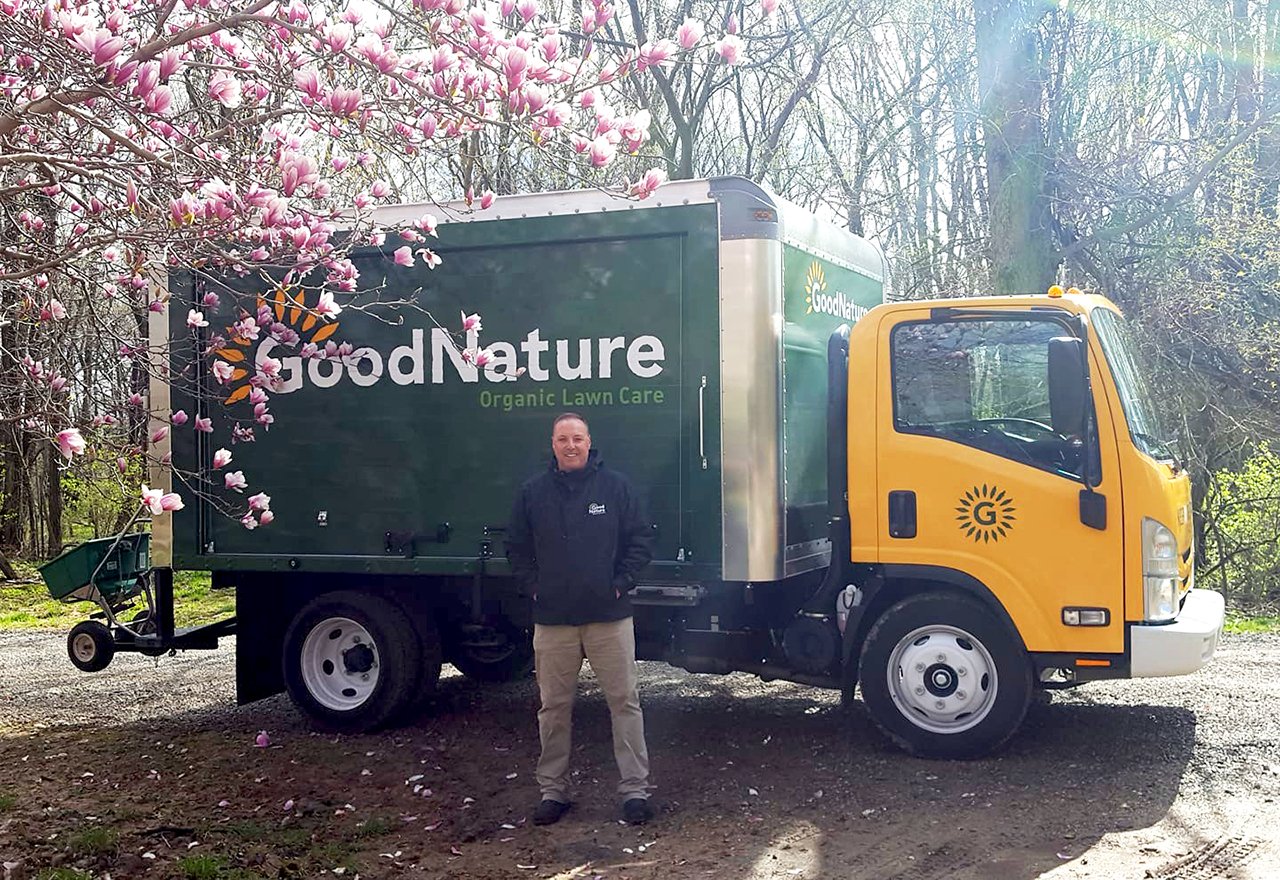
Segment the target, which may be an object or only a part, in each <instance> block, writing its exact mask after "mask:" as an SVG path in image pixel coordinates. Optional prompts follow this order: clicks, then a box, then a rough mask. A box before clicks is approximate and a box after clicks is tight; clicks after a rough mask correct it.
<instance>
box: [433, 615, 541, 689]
mask: <svg viewBox="0 0 1280 880" xmlns="http://www.w3.org/2000/svg"><path fill="white" fill-rule="evenodd" d="M495 630H496V632H497V633H498V634H499V635H500V636H501V637H503V638H505V639H506V644H504V645H501V646H495V647H484V648H473V647H466V646H463V645H458V646H456V647H454V649H453V650H452V651H451V652H450V656H449V662H450V663H452V664H453V665H454V666H455V667H457V669H458V671H459V672H461V673H462V674H463V675H465V676H466V677H467V678H470V679H472V680H474V681H482V682H486V683H488V684H501V683H503V682H508V681H519V680H520V679H523V678H528V677H529V675H530V674H531V673H532V672H533V634H532V633H530V632H529V631H528V630H523V629H517V628H516V627H513V626H497V627H495Z"/></svg>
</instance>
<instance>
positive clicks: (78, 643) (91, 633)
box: [67, 620, 116, 672]
mask: <svg viewBox="0 0 1280 880" xmlns="http://www.w3.org/2000/svg"><path fill="white" fill-rule="evenodd" d="M115 655H116V642H115V639H113V638H112V637H111V630H109V629H107V627H106V626H105V625H104V624H101V623H99V622H98V621H96V620H86V621H84V622H82V623H77V624H76V625H75V626H74V627H72V628H71V632H70V633H68V634H67V656H68V657H70V658H71V662H72V664H74V665H75V667H76V669H79V670H80V671H81V672H101V671H102V670H104V669H106V668H107V666H108V665H109V664H110V663H111V658H113V657H115Z"/></svg>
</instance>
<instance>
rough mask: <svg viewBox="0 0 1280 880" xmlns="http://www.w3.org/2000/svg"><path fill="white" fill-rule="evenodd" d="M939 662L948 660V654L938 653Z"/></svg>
mask: <svg viewBox="0 0 1280 880" xmlns="http://www.w3.org/2000/svg"><path fill="white" fill-rule="evenodd" d="M938 662H939V663H946V662H947V655H946V654H939V655H938Z"/></svg>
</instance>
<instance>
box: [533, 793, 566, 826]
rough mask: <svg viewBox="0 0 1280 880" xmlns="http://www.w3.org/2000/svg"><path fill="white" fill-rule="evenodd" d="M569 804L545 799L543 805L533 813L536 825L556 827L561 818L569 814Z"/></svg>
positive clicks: (539, 805)
mask: <svg viewBox="0 0 1280 880" xmlns="http://www.w3.org/2000/svg"><path fill="white" fill-rule="evenodd" d="M569 806H570V805H569V804H566V803H564V802H563V801H553V800H551V799H550V798H545V799H544V800H543V801H542V803H540V804H538V808H537V809H536V810H534V811H533V824H534V825H554V824H555V823H557V822H559V821H560V817H561V816H563V815H564V814H565V813H567V812H569Z"/></svg>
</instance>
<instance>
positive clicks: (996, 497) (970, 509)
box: [956, 483, 1017, 544]
mask: <svg viewBox="0 0 1280 880" xmlns="http://www.w3.org/2000/svg"><path fill="white" fill-rule="evenodd" d="M1016 511H1017V508H1016V507H1014V506H1013V499H1012V498H1010V497H1009V495H1008V494H1007V493H1006V492H1005V491H1004V490H1003V489H1001V488H999V487H997V486H988V485H987V484H986V483H983V484H982V485H981V486H974V487H973V488H972V489H970V490H969V491H967V492H965V493H964V497H963V498H961V499H960V506H959V507H957V508H956V512H957V514H959V515H958V516H957V517H956V520H957V522H959V523H960V531H962V532H964V534H965V537H967V538H973V540H974V543H976V544H986V543H990V542H992V541H999V540H1000V539H1001V538H1004V537H1007V536H1008V534H1009V532H1010V531H1011V530H1012V529H1013V524H1014V522H1015V521H1016V520H1017V517H1016V516H1014V513H1015V512H1016Z"/></svg>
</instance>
